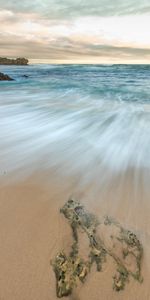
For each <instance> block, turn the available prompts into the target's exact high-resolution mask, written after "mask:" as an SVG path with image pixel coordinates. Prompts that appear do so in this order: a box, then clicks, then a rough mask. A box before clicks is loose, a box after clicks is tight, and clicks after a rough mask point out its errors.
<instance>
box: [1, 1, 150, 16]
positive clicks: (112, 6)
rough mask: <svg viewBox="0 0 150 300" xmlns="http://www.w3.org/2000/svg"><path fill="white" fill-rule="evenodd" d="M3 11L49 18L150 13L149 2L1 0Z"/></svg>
mask: <svg viewBox="0 0 150 300" xmlns="http://www.w3.org/2000/svg"><path fill="white" fill-rule="evenodd" d="M0 7H1V9H7V10H11V11H14V12H28V13H29V12H31V11H32V12H35V13H38V12H40V13H41V14H42V15H43V16H45V17H47V18H51V19H52V18H65V19H66V18H67V19H68V18H74V17H80V16H113V15H129V14H142V13H150V2H149V0H126V1H123V0H93V1H91V0H34V1H30V0H22V1H18V0H13V1H12V0H7V1H6V0H0Z"/></svg>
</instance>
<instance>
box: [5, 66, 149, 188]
mask: <svg viewBox="0 0 150 300" xmlns="http://www.w3.org/2000/svg"><path fill="white" fill-rule="evenodd" d="M0 72H4V73H6V74H8V75H10V76H12V77H13V78H14V79H15V81H12V82H0V161H1V170H0V172H1V175H2V176H3V174H11V173H12V172H14V171H15V170H17V171H20V172H21V173H22V174H26V175H29V174H31V173H32V172H34V171H36V170H37V169H41V170H42V169H43V170H49V169H50V170H51V169H52V170H55V171H56V172H59V173H62V174H66V175H69V176H70V175H73V176H75V175H77V176H78V175H80V176H82V177H83V174H84V180H87V182H89V181H90V180H92V178H94V177H95V176H100V174H102V173H103V174H104V175H103V176H104V177H107V174H108V173H109V174H110V173H113V174H115V173H116V174H118V173H123V172H126V170H128V169H129V168H131V169H134V170H136V172H137V170H138V171H139V170H142V169H145V168H146V169H147V170H149V169H150V159H149V157H150V146H149V145H150V66H149V65H112V66H106V65H30V66H25V67H18V66H16V67H15V66H11V67H10V66H0ZM24 75H27V76H28V78H25V77H24Z"/></svg>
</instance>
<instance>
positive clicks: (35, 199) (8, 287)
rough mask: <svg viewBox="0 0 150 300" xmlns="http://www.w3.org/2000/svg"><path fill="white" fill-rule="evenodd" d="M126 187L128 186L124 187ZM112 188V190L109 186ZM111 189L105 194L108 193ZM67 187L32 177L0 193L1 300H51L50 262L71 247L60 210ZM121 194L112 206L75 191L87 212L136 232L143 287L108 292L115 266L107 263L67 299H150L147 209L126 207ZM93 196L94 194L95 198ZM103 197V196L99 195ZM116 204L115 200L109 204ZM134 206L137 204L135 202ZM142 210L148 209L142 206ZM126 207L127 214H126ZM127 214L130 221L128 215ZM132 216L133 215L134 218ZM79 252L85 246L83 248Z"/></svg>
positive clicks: (127, 200) (133, 285) (134, 284)
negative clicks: (139, 241)
mask: <svg viewBox="0 0 150 300" xmlns="http://www.w3.org/2000/svg"><path fill="white" fill-rule="evenodd" d="M127 184H129V183H127ZM112 189H113V187H112ZM112 189H110V193H112ZM72 190H73V189H72V184H69V183H68V182H67V181H66V182H65V183H63V182H62V180H61V179H60V180H57V181H55V180H54V179H52V180H51V184H48V185H47V184H44V182H43V183H40V181H39V180H36V179H34V180H33V178H32V179H30V180H26V181H22V182H20V183H13V184H9V185H5V186H1V188H0V249H1V250H0V270H1V271H0V300H33V299H34V300H55V299H57V297H56V290H55V276H54V273H53V270H52V267H51V266H50V260H51V259H52V258H53V257H54V256H55V255H56V253H57V252H58V251H59V250H61V249H64V250H65V249H68V248H69V247H70V245H71V243H72V238H71V231H70V227H69V225H68V224H67V221H66V220H65V219H64V217H63V216H62V215H60V214H59V209H60V207H61V206H62V205H63V204H64V203H65V202H66V200H67V199H68V197H69V196H70V194H71V193H72ZM129 194H130V187H129V189H128V195H127V192H126V195H125V194H124V201H123V199H122V200H121V202H119V200H118V199H119V192H118V196H117V195H116V206H115V205H114V203H113V204H112V202H109V201H107V205H106V199H105V197H104V195H103V201H100V202H99V201H93V198H92V197H93V194H92V193H90V192H89V191H87V192H86V193H83V191H82V192H81V191H80V192H79V195H78V196H79V197H80V200H81V202H83V203H84V204H85V205H86V207H87V208H88V210H90V211H92V212H94V213H96V215H98V214H100V215H101V216H102V215H103V214H106V213H110V211H111V206H113V207H117V209H112V211H111V214H112V215H113V216H114V217H115V218H117V219H118V221H119V222H121V223H122V224H123V225H126V223H128V226H127V228H129V229H132V230H135V232H136V233H137V234H138V237H139V238H140V239H142V243H143V247H144V258H143V262H142V275H143V277H144V282H143V283H142V284H139V283H138V282H135V281H134V280H133V279H130V282H129V283H128V284H127V285H126V288H125V290H124V291H121V292H115V291H113V289H112V276H113V274H114V262H113V260H112V259H111V258H109V259H108V261H107V263H106V264H105V265H104V267H103V271H102V272H100V273H98V272H95V269H94V267H93V269H92V272H91V274H90V275H89V276H88V278H87V280H86V282H85V284H81V285H80V286H78V287H77V289H75V291H74V293H73V295H72V296H71V297H68V299H72V300H100V299H101V300H110V299H111V300H149V299H150V287H149V281H150V260H149V255H150V235H149V228H150V221H149V212H150V210H149V206H148V204H146V203H147V202H146V201H147V199H145V202H142V205H140V204H139V207H138V205H137V202H136V204H135V203H132V204H131V203H130V202H131V199H130V197H129V196H131V195H129ZM95 197H97V195H95ZM101 197H102V196H101ZM114 201H115V200H114ZM138 203H139V202H138ZM146 205H147V206H146ZM129 207H130V209H129ZM129 211H130V213H131V216H129V214H128V212H129ZM133 211H134V214H133ZM83 247H84V245H83Z"/></svg>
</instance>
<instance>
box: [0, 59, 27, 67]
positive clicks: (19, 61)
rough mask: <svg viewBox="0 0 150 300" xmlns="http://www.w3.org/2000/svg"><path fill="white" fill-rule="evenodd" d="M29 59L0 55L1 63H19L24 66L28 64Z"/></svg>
mask: <svg viewBox="0 0 150 300" xmlns="http://www.w3.org/2000/svg"><path fill="white" fill-rule="evenodd" d="M28 62H29V61H28V59H26V58H20V57H19V58H16V59H9V58H6V57H0V65H19V66H24V65H28Z"/></svg>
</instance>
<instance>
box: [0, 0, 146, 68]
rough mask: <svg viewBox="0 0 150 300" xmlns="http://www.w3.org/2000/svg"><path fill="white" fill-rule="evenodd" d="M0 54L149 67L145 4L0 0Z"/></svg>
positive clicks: (103, 0)
mask: <svg viewBox="0 0 150 300" xmlns="http://www.w3.org/2000/svg"><path fill="white" fill-rule="evenodd" d="M0 56H2V57H6V56H7V57H27V58H28V59H29V60H30V61H31V62H43V63H44V62H50V63H104V64H107V63H108V64H111V63H150V0H34V1H31V0H21V1H18V0H0Z"/></svg>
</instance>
